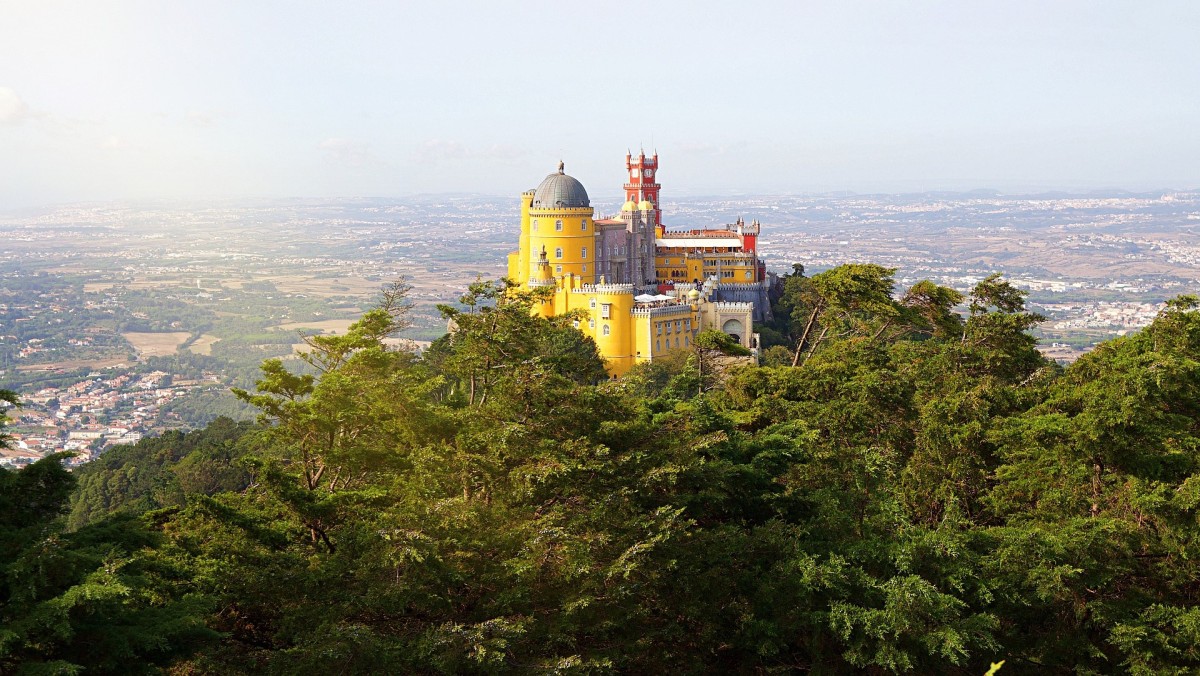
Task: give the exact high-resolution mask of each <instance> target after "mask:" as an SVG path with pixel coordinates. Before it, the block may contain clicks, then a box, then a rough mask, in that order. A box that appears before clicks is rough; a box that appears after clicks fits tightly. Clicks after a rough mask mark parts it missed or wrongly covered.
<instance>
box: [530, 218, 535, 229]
mask: <svg viewBox="0 0 1200 676" xmlns="http://www.w3.org/2000/svg"><path fill="white" fill-rule="evenodd" d="M529 225H531V226H533V229H534V230H537V219H536V218H535V219H533V220H532V221H530V222H529Z"/></svg>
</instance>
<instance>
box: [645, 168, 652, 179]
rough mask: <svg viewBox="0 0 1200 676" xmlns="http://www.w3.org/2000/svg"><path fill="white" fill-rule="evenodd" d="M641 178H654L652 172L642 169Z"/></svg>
mask: <svg viewBox="0 0 1200 676" xmlns="http://www.w3.org/2000/svg"><path fill="white" fill-rule="evenodd" d="M642 176H645V177H646V178H653V177H654V172H653V171H650V170H649V169H643V170H642Z"/></svg>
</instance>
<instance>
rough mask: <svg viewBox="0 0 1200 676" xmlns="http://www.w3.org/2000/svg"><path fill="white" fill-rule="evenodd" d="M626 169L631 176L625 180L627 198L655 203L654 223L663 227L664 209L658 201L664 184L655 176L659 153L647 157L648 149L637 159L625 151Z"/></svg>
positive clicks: (636, 201) (632, 200) (628, 199)
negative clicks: (660, 183) (659, 191)
mask: <svg viewBox="0 0 1200 676" xmlns="http://www.w3.org/2000/svg"><path fill="white" fill-rule="evenodd" d="M625 171H626V172H628V173H627V174H626V175H627V176H628V177H629V180H627V181H626V182H625V200H626V201H628V202H635V203H640V202H643V201H646V200H648V201H649V202H650V203H651V204H653V205H654V224H655V225H656V226H659V227H662V209H661V208H659V203H658V189H659V188H661V187H662V186H660V185H659V184H658V183H657V181H656V179H655V176H654V175H655V174H657V173H658V153H657V152H655V153H654V155H653V156H652V157H646V151H644V150H643V151H641V152H639V153H638V156H637V158H636V159H634V157H633V156H632V155H630V154H629V153H625Z"/></svg>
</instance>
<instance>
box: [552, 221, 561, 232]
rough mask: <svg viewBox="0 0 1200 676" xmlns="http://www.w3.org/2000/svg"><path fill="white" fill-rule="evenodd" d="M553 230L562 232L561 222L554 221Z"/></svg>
mask: <svg viewBox="0 0 1200 676" xmlns="http://www.w3.org/2000/svg"><path fill="white" fill-rule="evenodd" d="M554 229H555V230H558V231H559V232H562V221H554Z"/></svg>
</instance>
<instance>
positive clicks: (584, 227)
mask: <svg viewBox="0 0 1200 676" xmlns="http://www.w3.org/2000/svg"><path fill="white" fill-rule="evenodd" d="M580 223H581V224H582V226H583V229H584V230H587V219H586V218H585V219H583V220H582V221H580Z"/></svg>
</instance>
